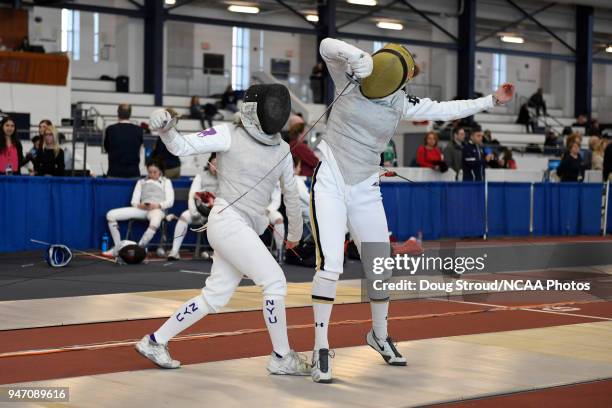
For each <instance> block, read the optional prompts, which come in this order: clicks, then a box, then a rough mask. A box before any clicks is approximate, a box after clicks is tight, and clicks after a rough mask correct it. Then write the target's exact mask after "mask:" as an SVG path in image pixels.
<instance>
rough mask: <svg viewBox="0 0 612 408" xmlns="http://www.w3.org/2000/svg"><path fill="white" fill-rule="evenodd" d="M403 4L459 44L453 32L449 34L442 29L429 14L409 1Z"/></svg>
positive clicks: (403, 1)
mask: <svg viewBox="0 0 612 408" xmlns="http://www.w3.org/2000/svg"><path fill="white" fill-rule="evenodd" d="M401 2H402V3H404V5H405V6H406V7H408V8H409V9H410V10H412V11H414V12H415V13H417V14H418V15H419V16H421V17H422V18H424V19H425V20H427V22H428V23H429V24H431V25H432V26H434V27H435V28H437V29H438V30H440V31H442V32H443V33H444V34H446V35H447V36H448V37H450V38H451V39H452V40H453V41H454V42H458V41H459V39H458V38H457V37H456V36H455V35H454V34H452V33H451V32H449V31H448V30H447V29H446V28H444V27H442V26H441V25H440V24H438V22H436V21H435V20H434V19H432V18H431V17H429V16H428V15H427V14H425V13H423V12H422V11H421V10H419V9H418V8H416V7H414V6H413V5H412V4H410V3H409V2H408V1H407V0H401Z"/></svg>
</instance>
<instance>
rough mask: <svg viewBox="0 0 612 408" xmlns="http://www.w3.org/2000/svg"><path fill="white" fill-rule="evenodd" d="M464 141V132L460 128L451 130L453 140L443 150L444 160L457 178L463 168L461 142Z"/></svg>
mask: <svg viewBox="0 0 612 408" xmlns="http://www.w3.org/2000/svg"><path fill="white" fill-rule="evenodd" d="M464 141H465V130H464V129H463V128H462V127H458V128H455V129H453V140H451V141H450V142H449V143H448V144H447V145H446V147H445V148H444V159H445V160H446V164H447V165H448V167H449V168H451V169H453V170H455V173H457V175H456V176H455V180H457V179H458V177H459V172H460V171H461V169H462V168H463V142H464Z"/></svg>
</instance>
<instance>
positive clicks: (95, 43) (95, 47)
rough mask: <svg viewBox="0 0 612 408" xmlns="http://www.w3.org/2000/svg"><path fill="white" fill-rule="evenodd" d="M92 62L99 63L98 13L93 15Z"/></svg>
mask: <svg viewBox="0 0 612 408" xmlns="http://www.w3.org/2000/svg"><path fill="white" fill-rule="evenodd" d="M93 60H94V62H99V61H100V13H94V15H93Z"/></svg>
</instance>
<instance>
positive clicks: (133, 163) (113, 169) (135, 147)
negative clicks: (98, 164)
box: [104, 104, 143, 178]
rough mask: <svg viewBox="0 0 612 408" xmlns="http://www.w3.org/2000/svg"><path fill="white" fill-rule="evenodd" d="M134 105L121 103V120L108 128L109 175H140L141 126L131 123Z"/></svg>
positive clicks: (118, 111) (118, 112) (119, 112)
mask: <svg viewBox="0 0 612 408" xmlns="http://www.w3.org/2000/svg"><path fill="white" fill-rule="evenodd" d="M131 114H132V107H131V106H130V105H128V104H121V105H119V108H118V109H117V116H118V117H119V122H118V123H115V124H114V125H111V126H109V127H107V128H106V132H105V136H104V150H106V153H108V176H109V177H123V178H133V177H140V148H141V147H142V141H143V130H142V128H141V127H139V126H136V125H134V124H133V123H130V116H131Z"/></svg>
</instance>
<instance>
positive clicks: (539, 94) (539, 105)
mask: <svg viewBox="0 0 612 408" xmlns="http://www.w3.org/2000/svg"><path fill="white" fill-rule="evenodd" d="M528 105H529V106H531V107H532V108H535V110H536V116H540V110H542V113H543V114H544V116H546V115H548V114H547V113H546V101H545V100H544V91H543V90H542V88H538V90H537V91H536V93H534V94H533V95H531V97H530V98H529V102H528Z"/></svg>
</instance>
